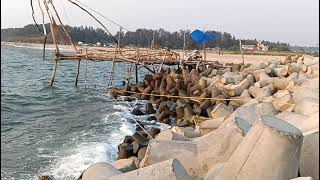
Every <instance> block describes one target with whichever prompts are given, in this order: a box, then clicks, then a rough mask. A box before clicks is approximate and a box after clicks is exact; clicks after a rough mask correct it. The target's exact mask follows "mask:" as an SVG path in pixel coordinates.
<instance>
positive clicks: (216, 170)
mask: <svg viewBox="0 0 320 180" xmlns="http://www.w3.org/2000/svg"><path fill="white" fill-rule="evenodd" d="M224 164H225V163H220V164H217V165H215V166H214V167H212V168H211V169H209V171H208V172H207V174H206V177H205V178H204V180H211V179H214V178H215V177H216V176H218V174H219V173H220V171H221V170H222V169H223V165H224Z"/></svg>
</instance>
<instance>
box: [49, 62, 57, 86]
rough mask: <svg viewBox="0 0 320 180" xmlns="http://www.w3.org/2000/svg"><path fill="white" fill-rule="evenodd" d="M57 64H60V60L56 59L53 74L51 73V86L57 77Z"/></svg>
mask: <svg viewBox="0 0 320 180" xmlns="http://www.w3.org/2000/svg"><path fill="white" fill-rule="evenodd" d="M57 64H58V60H57V59H54V65H53V70H52V75H51V79H50V86H52V85H53V82H54V79H55V77H56V71H57Z"/></svg>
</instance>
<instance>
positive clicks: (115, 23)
mask: <svg viewBox="0 0 320 180" xmlns="http://www.w3.org/2000/svg"><path fill="white" fill-rule="evenodd" d="M75 1H77V2H78V3H79V4H81V5H82V6H84V7H86V8H88V9H90V10H91V11H93V12H95V13H96V14H98V15H100V16H101V17H103V18H104V19H106V20H108V21H110V22H111V23H113V24H114V25H116V26H119V27H120V28H122V29H125V30H127V31H129V30H128V29H127V28H125V27H124V26H122V25H120V24H118V23H117V22H115V21H113V20H111V19H109V18H107V17H106V16H104V15H103V14H101V13H99V12H98V11H96V10H94V9H92V8H90V7H89V6H88V5H85V4H83V3H82V2H80V1H79V0H75Z"/></svg>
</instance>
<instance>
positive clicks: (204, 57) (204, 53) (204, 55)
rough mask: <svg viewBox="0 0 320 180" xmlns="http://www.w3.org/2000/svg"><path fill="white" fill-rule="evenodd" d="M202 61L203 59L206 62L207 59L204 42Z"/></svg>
mask: <svg viewBox="0 0 320 180" xmlns="http://www.w3.org/2000/svg"><path fill="white" fill-rule="evenodd" d="M203 59H204V60H207V57H206V44H205V42H203Z"/></svg>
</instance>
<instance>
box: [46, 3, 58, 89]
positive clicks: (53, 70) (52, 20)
mask: <svg viewBox="0 0 320 180" xmlns="http://www.w3.org/2000/svg"><path fill="white" fill-rule="evenodd" d="M43 3H44V7H45V9H46V11H47V14H48V18H49V20H50V29H51V35H52V41H53V44H54V45H55V47H56V50H55V58H54V65H53V69H52V74H51V78H50V86H52V85H53V82H54V79H55V77H56V71H57V63H58V55H59V48H58V45H57V43H56V38H55V35H54V32H55V31H54V28H53V23H55V22H54V19H53V17H52V16H51V15H50V12H49V7H48V4H47V2H46V1H45V0H44V1H43Z"/></svg>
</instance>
